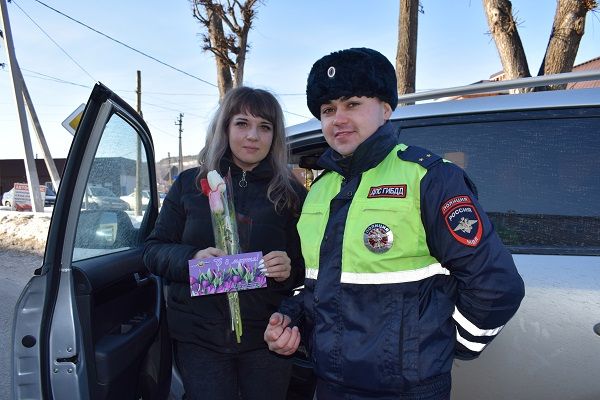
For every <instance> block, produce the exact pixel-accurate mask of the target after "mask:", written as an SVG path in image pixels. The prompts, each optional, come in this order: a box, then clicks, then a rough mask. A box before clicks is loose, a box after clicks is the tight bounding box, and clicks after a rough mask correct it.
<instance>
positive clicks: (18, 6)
mask: <svg viewBox="0 0 600 400" xmlns="http://www.w3.org/2000/svg"><path fill="white" fill-rule="evenodd" d="M13 3H15V5H16V6H17V8H18V9H19V10H21V12H22V13H23V14H25V16H27V18H29V20H30V21H31V22H33V24H34V25H35V26H37V27H38V29H39V30H41V31H42V32H43V33H44V35H46V37H47V38H48V39H50V40H51V41H52V43H54V44H55V45H56V47H58V48H59V49H60V50H61V51H62V52H63V53H64V54H65V55H66V56H67V57H69V59H70V60H71V61H73V62H74V63H75V65H77V66H78V67H79V68H80V69H81V70H82V71H83V72H85V74H86V75H87V76H89V77H90V78H91V79H92V80H93V81H94V82H96V81H97V79H96V78H94V77H93V76H92V75H91V74H90V73H89V72H88V71H87V70H86V69H85V68H83V67H82V66H81V64H79V63H78V62H77V61H75V59H74V58H73V57H71V55H70V54H69V53H67V51H66V50H65V49H63V48H62V47H61V46H60V45H59V44H58V43H57V42H56V41H55V40H54V39H52V37H51V36H50V35H49V34H48V32H46V31H45V30H44V28H42V27H41V26H39V25H38V23H37V22H35V21H34V20H33V18H31V16H30V15H29V14H27V12H25V10H23V9H22V8H21V6H20V5H19V4H18V3H17V2H16V1H14V0H13Z"/></svg>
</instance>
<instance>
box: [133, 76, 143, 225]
mask: <svg viewBox="0 0 600 400" xmlns="http://www.w3.org/2000/svg"><path fill="white" fill-rule="evenodd" d="M135 92H136V94H137V112H138V114H140V117H143V115H142V71H140V70H138V71H137V89H136V91H135ZM135 215H142V141H141V140H140V135H137V157H136V160H135Z"/></svg>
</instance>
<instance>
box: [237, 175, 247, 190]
mask: <svg viewBox="0 0 600 400" xmlns="http://www.w3.org/2000/svg"><path fill="white" fill-rule="evenodd" d="M239 185H240V187H242V188H245V187H246V186H248V182H247V181H246V171H242V179H241V180H240V182H239Z"/></svg>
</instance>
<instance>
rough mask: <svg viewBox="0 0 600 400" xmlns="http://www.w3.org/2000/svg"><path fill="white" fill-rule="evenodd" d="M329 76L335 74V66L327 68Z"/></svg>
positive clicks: (331, 76)
mask: <svg viewBox="0 0 600 400" xmlns="http://www.w3.org/2000/svg"><path fill="white" fill-rule="evenodd" d="M327 76H328V77H330V78H333V77H334V76H335V67H329V69H328V70H327Z"/></svg>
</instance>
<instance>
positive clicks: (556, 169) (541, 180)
mask: <svg viewBox="0 0 600 400" xmlns="http://www.w3.org/2000/svg"><path fill="white" fill-rule="evenodd" d="M496 119H497V118H496ZM479 120H480V121H481V120H485V119H479ZM402 125H403V127H402V130H401V133H400V141H401V142H403V143H406V144H413V145H418V146H422V147H425V148H427V149H429V150H431V151H433V152H435V153H437V154H438V155H441V156H443V157H444V158H446V159H448V160H451V161H453V162H454V163H456V164H458V165H460V166H461V167H462V168H464V169H465V171H466V172H467V174H468V175H469V177H470V178H471V179H472V180H473V181H474V182H475V184H476V186H477V190H478V192H479V200H480V202H481V204H482V206H483V208H484V209H485V211H486V212H487V213H488V214H489V216H490V219H491V220H492V222H493V223H494V226H495V228H496V230H497V231H498V233H499V234H500V236H501V238H502V240H503V241H504V243H505V244H506V245H508V246H511V248H512V249H513V251H515V252H518V248H519V247H522V248H527V249H528V252H534V253H535V252H536V251H538V252H540V253H547V252H553V253H558V254H574V253H577V254H598V253H599V252H600V207H598V204H600V174H598V168H597V167H598V160H597V158H596V156H597V155H598V154H600V135H599V134H598V126H600V118H597V117H587V118H551V117H548V116H546V115H544V116H540V118H534V119H529V120H523V119H514V120H510V119H509V120H506V119H503V120H497V121H493V120H492V121H486V122H476V121H475V122H473V121H472V120H469V121H465V122H464V123H461V121H460V120H456V121H455V122H454V123H451V124H447V123H446V124H439V123H438V124H429V123H427V124H421V125H418V124H416V123H414V122H410V121H407V122H402Z"/></svg>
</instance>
